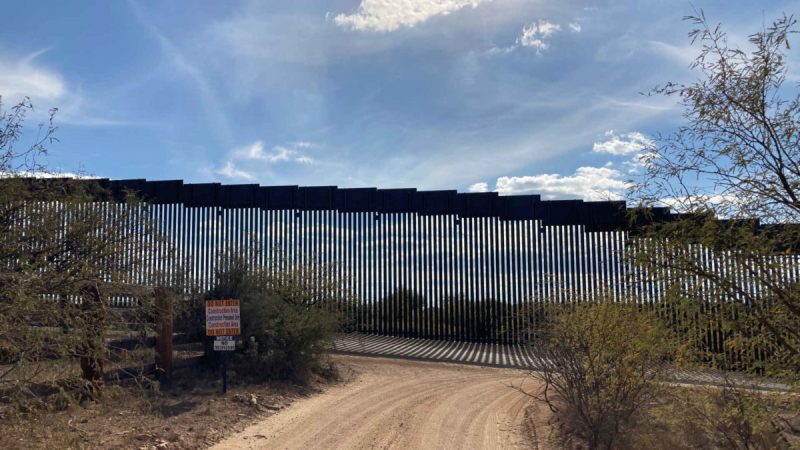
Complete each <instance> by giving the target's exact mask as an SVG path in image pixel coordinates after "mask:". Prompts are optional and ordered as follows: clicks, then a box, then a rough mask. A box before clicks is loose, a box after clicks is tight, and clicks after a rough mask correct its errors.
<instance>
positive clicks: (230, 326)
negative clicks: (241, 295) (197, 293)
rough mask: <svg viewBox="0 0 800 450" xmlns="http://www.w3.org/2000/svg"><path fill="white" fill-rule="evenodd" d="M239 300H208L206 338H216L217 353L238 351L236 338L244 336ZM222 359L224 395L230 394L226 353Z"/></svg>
mask: <svg viewBox="0 0 800 450" xmlns="http://www.w3.org/2000/svg"><path fill="white" fill-rule="evenodd" d="M241 328H242V325H241V315H240V309H239V300H206V336H214V351H215V352H232V351H234V350H236V340H235V338H234V336H238V335H240V334H242V330H241ZM220 357H221V358H222V393H223V394H224V393H226V392H228V367H227V360H228V358H227V356H226V354H225V353H222V354H221V355H220Z"/></svg>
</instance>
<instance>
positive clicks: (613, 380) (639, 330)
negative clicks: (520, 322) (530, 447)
mask: <svg viewBox="0 0 800 450" xmlns="http://www.w3.org/2000/svg"><path fill="white" fill-rule="evenodd" d="M551 320H552V322H551V323H550V325H549V327H548V328H547V330H546V333H545V334H544V337H545V338H544V340H543V342H541V343H540V344H538V348H537V350H538V352H539V354H540V355H541V358H540V360H539V366H540V367H539V370H538V371H536V372H532V376H533V377H534V378H536V379H538V380H540V381H541V382H542V385H543V387H542V390H541V391H540V392H538V393H536V394H532V395H534V396H535V397H536V398H538V399H541V400H544V401H546V402H547V404H548V405H549V406H550V408H551V409H552V411H553V412H554V413H555V414H556V417H557V419H558V420H559V421H560V423H561V430H562V431H563V432H564V436H565V437H576V438H578V439H579V440H581V441H585V443H586V444H587V445H588V447H589V448H591V449H596V448H614V447H615V446H617V444H618V442H619V441H620V438H621V437H622V435H623V434H624V433H625V432H626V431H627V429H628V427H629V426H631V425H632V424H633V422H634V421H635V419H636V418H637V414H638V413H641V412H643V411H644V410H645V409H646V408H647V407H648V406H649V404H650V403H651V402H652V400H653V399H654V398H655V397H656V396H657V395H658V390H659V387H658V385H657V383H656V380H657V379H658V378H659V376H660V375H661V374H662V372H663V371H664V368H665V364H664V363H665V362H666V361H667V360H669V359H671V358H672V357H673V356H674V353H673V350H674V347H673V345H672V339H671V338H670V336H669V334H668V332H667V331H666V330H665V328H664V327H663V326H662V325H661V324H660V323H659V321H658V320H657V319H656V318H654V317H653V316H652V315H650V314H648V313H647V312H643V311H641V310H640V309H639V308H638V307H637V306H636V305H629V304H624V303H612V302H607V301H597V302H594V303H582V304H580V303H579V304H577V305H575V306H569V305H564V307H563V309H562V310H561V311H558V312H556V311H554V313H553V314H552V316H551Z"/></svg>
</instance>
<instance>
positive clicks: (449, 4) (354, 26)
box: [333, 0, 491, 31]
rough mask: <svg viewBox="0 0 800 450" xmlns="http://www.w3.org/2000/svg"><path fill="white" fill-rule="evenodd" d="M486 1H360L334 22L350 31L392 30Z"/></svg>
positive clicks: (409, 26) (335, 18)
mask: <svg viewBox="0 0 800 450" xmlns="http://www.w3.org/2000/svg"><path fill="white" fill-rule="evenodd" d="M487 1H491V0H403V1H397V0H361V4H360V5H359V6H358V9H357V10H356V11H355V12H354V13H353V14H338V15H336V16H335V17H334V18H333V21H334V23H336V25H339V26H340V27H343V28H349V29H351V30H358V31H366V30H371V31H395V30H397V29H399V28H403V27H408V28H411V27H413V26H415V25H417V24H418V23H422V22H425V21H426V20H428V19H429V18H431V17H434V16H440V15H447V14H450V13H453V12H455V11H458V10H460V9H463V8H466V7H468V6H471V7H473V8H475V7H477V6H478V5H479V4H481V3H484V2H487Z"/></svg>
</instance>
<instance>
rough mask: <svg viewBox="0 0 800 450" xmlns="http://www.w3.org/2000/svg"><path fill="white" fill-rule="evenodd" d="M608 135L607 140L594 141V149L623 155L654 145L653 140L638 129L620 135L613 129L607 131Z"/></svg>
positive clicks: (599, 151)
mask: <svg viewBox="0 0 800 450" xmlns="http://www.w3.org/2000/svg"><path fill="white" fill-rule="evenodd" d="M606 136H608V139H606V140H605V141H603V142H595V143H594V146H593V147H592V151H594V152H596V153H609V154H611V155H617V156H622V155H629V154H631V153H638V152H642V151H643V150H646V149H648V148H650V147H652V146H653V141H652V140H650V139H649V138H648V137H647V136H645V135H644V134H642V133H639V132H637V131H634V132H631V133H622V134H619V135H618V134H615V133H614V131H613V130H611V131H607V132H606Z"/></svg>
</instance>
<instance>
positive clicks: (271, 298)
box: [195, 257, 349, 382]
mask: <svg viewBox="0 0 800 450" xmlns="http://www.w3.org/2000/svg"><path fill="white" fill-rule="evenodd" d="M277 267H281V268H280V269H277ZM335 275H336V274H335V273H334V270H333V268H330V267H326V266H320V265H306V266H294V267H291V266H289V265H288V264H285V265H284V264H282V261H280V260H275V261H273V262H272V263H271V264H270V265H269V266H267V267H257V266H254V265H252V264H249V263H248V262H246V261H245V260H243V259H242V258H238V257H232V258H231V259H230V260H229V261H228V262H226V263H225V264H224V265H223V268H222V269H221V270H219V271H217V274H216V277H217V284H216V286H215V287H214V288H213V289H212V290H211V291H210V292H208V293H207V294H206V297H207V298H209V299H211V298H215V299H225V298H235V299H239V300H240V302H241V318H242V319H241V320H242V321H241V323H242V339H243V351H242V352H241V353H239V354H236V355H235V357H234V358H232V360H231V363H232V365H233V366H234V367H235V369H236V371H237V372H238V373H242V374H244V375H246V376H248V377H252V378H254V379H291V380H293V381H297V382H306V381H308V379H309V377H310V376H311V375H312V374H316V375H319V376H323V377H325V378H331V377H335V375H336V371H335V368H334V367H333V365H332V363H331V362H330V361H329V360H328V359H327V350H328V348H329V345H330V344H331V342H332V341H333V339H334V337H335V335H336V333H338V332H339V331H340V330H341V329H342V328H343V326H344V325H345V324H346V320H345V319H346V317H347V314H346V311H349V308H347V306H346V305H348V304H349V302H348V301H347V299H346V296H345V293H344V291H343V289H342V288H341V286H340V283H339V280H338V278H337V277H336V276H335ZM195 322H197V321H195Z"/></svg>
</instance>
